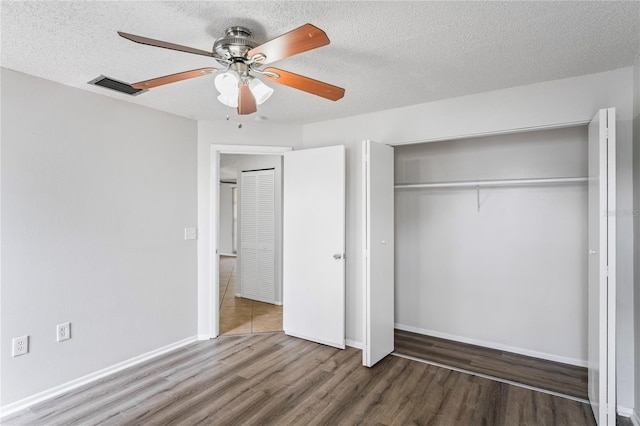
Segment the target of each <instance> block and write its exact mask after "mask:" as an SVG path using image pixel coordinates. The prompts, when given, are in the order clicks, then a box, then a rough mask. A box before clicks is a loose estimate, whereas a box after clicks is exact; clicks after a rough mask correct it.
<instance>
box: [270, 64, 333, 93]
mask: <svg viewBox="0 0 640 426" xmlns="http://www.w3.org/2000/svg"><path fill="white" fill-rule="evenodd" d="M271 74H275V75H278V76H279V77H277V78H276V77H275V76H273V75H271ZM262 76H263V77H264V78H265V79H266V80H269V81H271V82H274V83H278V84H283V85H285V86H289V87H293V88H294V89H298V90H303V91H305V92H307V93H311V94H313V95H317V96H321V97H323V98H326V99H329V100H332V101H337V100H338V99H342V97H343V96H344V89H343V88H342V87H338V86H334V85H332V84H329V83H323V82H322V81H318V80H314V79H312V78H309V77H305V76H302V75H298V74H294V73H292V72H289V71H284V70H280V69H278V68H266V69H265V70H263V75H262Z"/></svg>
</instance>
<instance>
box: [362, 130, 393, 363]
mask: <svg viewBox="0 0 640 426" xmlns="http://www.w3.org/2000/svg"><path fill="white" fill-rule="evenodd" d="M362 160H363V164H362V170H363V176H362V178H363V179H362V182H363V188H362V195H363V209H362V210H363V211H362V213H363V218H362V221H363V225H364V229H363V235H364V240H363V246H364V262H363V263H364V273H363V275H364V309H363V311H364V331H365V333H364V334H365V336H364V350H363V351H362V364H363V365H365V366H367V367H371V366H373V365H374V364H375V363H377V362H378V361H380V360H381V359H382V358H384V357H385V356H387V355H388V354H390V353H391V352H393V347H394V345H393V330H394V320H395V319H394V219H393V217H394V204H395V203H394V191H393V180H394V176H393V148H392V147H390V146H387V145H382V144H379V143H375V142H371V141H364V142H363V143H362Z"/></svg>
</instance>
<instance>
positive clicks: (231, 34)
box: [213, 27, 258, 60]
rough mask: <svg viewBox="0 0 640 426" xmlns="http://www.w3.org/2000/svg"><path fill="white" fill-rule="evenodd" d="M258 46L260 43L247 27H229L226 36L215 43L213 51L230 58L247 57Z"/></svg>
mask: <svg viewBox="0 0 640 426" xmlns="http://www.w3.org/2000/svg"><path fill="white" fill-rule="evenodd" d="M256 46H258V43H256V42H255V41H254V40H253V34H252V33H251V30H249V29H248V28H245V27H229V28H227V29H226V31H225V35H224V37H221V38H219V39H218V40H216V41H215V43H213V51H214V52H215V53H217V54H218V55H220V56H221V57H223V58H225V59H228V60H233V59H234V58H242V59H247V53H248V52H249V51H250V50H251V49H253V48H254V47H256Z"/></svg>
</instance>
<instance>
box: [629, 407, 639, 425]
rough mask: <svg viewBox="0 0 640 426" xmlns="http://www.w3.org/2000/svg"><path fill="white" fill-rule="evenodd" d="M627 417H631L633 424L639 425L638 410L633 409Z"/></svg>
mask: <svg viewBox="0 0 640 426" xmlns="http://www.w3.org/2000/svg"><path fill="white" fill-rule="evenodd" d="M629 418H630V419H631V423H633V426H640V413H638V411H636V410H633V413H632V415H631V416H630V417H629Z"/></svg>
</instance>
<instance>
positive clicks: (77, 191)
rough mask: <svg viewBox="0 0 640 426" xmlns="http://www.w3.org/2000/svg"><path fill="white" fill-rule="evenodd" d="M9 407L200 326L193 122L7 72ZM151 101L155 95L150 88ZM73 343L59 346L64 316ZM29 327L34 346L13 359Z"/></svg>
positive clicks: (5, 395)
mask: <svg viewBox="0 0 640 426" xmlns="http://www.w3.org/2000/svg"><path fill="white" fill-rule="evenodd" d="M1 78H2V92H1V96H2V98H1V99H2V123H1V124H2V133H1V138H2V139H1V140H2V154H3V155H2V172H1V173H2V217H1V223H2V230H3V234H2V259H1V260H2V277H1V278H2V288H1V292H2V307H1V308H2V310H1V321H2V329H1V331H2V345H1V349H0V357H1V361H2V385H1V386H2V400H1V403H2V405H3V406H4V405H7V404H10V403H13V402H15V401H17V400H20V399H22V398H25V397H28V396H31V395H33V394H35V393H37V392H40V391H45V390H48V389H50V388H52V387H54V386H57V385H61V384H63V383H66V382H68V381H70V380H73V379H76V378H78V377H81V376H83V375H86V374H89V373H93V372H95V371H97V370H100V369H103V368H106V367H109V366H112V365H114V364H116V363H119V362H122V361H125V360H128V359H130V358H132V357H135V356H138V355H141V354H144V353H146V352H149V351H152V350H155V349H158V348H161V347H163V346H167V345H169V344H172V343H175V342H178V341H180V340H183V339H185V338H189V337H193V336H195V334H196V284H197V283H196V242H195V241H185V240H184V228H185V227H187V226H195V223H196V164H197V162H196V152H197V151H196V138H197V133H196V130H197V129H196V122H195V121H192V120H188V119H185V118H180V117H176V116H173V115H170V114H167V113H163V112H159V111H156V110H152V109H148V108H144V107H141V106H137V105H133V104H130V103H127V102H122V101H119V100H115V99H112V98H108V97H103V96H100V95H96V94H92V93H89V92H86V91H82V90H79V89H75V88H70V87H68V86H63V85H61V84H57V83H53V82H50V81H46V80H42V79H39V78H35V77H31V76H28V75H25V74H20V73H16V72H13V71H9V70H6V69H2V71H1ZM143 96H144V95H143ZM66 321H70V322H71V324H72V325H71V333H72V339H71V340H69V341H65V342H61V343H56V339H55V330H56V324H59V323H62V322H66ZM25 334H28V335H29V336H30V352H29V353H28V354H27V355H23V356H20V357H12V356H11V338H13V337H17V336H22V335H25Z"/></svg>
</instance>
